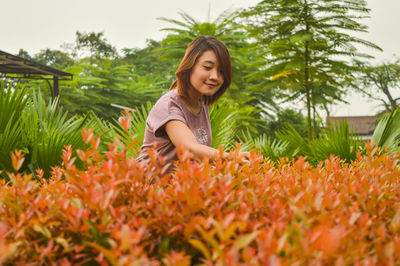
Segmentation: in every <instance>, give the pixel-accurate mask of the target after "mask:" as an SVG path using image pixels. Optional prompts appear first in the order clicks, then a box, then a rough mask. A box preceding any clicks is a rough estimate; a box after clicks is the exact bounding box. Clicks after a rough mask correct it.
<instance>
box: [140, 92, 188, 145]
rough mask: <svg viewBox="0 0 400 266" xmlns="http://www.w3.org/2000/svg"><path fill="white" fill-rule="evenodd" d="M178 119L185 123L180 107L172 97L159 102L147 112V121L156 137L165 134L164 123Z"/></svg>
mask: <svg viewBox="0 0 400 266" xmlns="http://www.w3.org/2000/svg"><path fill="white" fill-rule="evenodd" d="M171 120H178V121H182V122H183V123H185V124H186V120H185V116H184V113H183V110H182V107H181V106H179V104H178V103H176V102H175V101H174V100H173V99H171V98H169V100H166V101H162V102H159V103H158V104H156V105H155V106H154V107H153V109H152V111H151V112H150V114H149V117H148V119H147V123H148V125H149V126H150V128H151V129H152V131H153V134H154V135H155V136H156V137H162V136H166V132H165V129H164V125H165V124H166V123H167V122H169V121H171Z"/></svg>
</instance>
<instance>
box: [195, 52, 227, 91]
mask: <svg viewBox="0 0 400 266" xmlns="http://www.w3.org/2000/svg"><path fill="white" fill-rule="evenodd" d="M190 83H191V84H192V86H193V87H194V88H195V89H196V90H197V92H198V93H200V94H202V95H206V96H212V95H214V94H215V93H216V92H217V91H218V90H219V88H221V86H222V84H223V83H224V77H223V76H222V74H221V73H220V71H219V65H218V60H217V56H216V55H215V53H214V51H211V50H209V51H206V52H204V53H203V54H202V55H201V56H200V57H199V59H198V60H197V63H196V64H195V65H194V67H193V69H192V72H191V74H190Z"/></svg>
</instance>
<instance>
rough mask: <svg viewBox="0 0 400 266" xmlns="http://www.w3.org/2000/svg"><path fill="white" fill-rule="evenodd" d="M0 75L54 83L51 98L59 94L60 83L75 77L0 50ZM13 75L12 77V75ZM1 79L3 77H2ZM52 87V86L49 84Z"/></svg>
mask: <svg viewBox="0 0 400 266" xmlns="http://www.w3.org/2000/svg"><path fill="white" fill-rule="evenodd" d="M0 73H3V77H6V78H15V79H44V80H47V81H48V82H49V80H52V81H53V86H52V88H51V96H52V97H56V96H58V94H59V88H58V81H59V80H72V79H73V75H72V74H70V73H67V72H63V71H60V70H58V69H55V68H52V67H49V66H46V65H43V64H39V63H36V62H34V61H32V60H28V59H25V58H22V57H20V56H15V55H12V54H9V53H6V52H4V51H1V50H0ZM10 74H11V75H10ZM0 77H1V76H0ZM49 85H50V87H51V84H50V82H49Z"/></svg>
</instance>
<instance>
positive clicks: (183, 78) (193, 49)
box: [169, 36, 232, 105]
mask: <svg viewBox="0 0 400 266" xmlns="http://www.w3.org/2000/svg"><path fill="white" fill-rule="evenodd" d="M210 50H211V51H213V52H214V53H215V55H216V57H217V60H218V67H219V71H220V73H221V74H222V76H223V77H224V83H223V84H222V85H221V87H220V88H219V90H218V91H217V92H216V93H215V94H214V95H212V96H204V101H205V103H206V104H207V105H211V104H213V103H214V102H216V101H217V100H218V99H219V98H220V97H221V96H222V94H224V93H225V91H226V90H227V89H228V87H229V85H230V84H231V80H232V65H231V57H230V55H229V51H228V49H227V48H226V46H225V44H224V43H222V42H221V41H220V40H218V39H216V38H214V37H211V36H198V37H197V38H196V39H194V40H193V41H192V42H191V43H190V44H189V46H188V48H187V49H186V52H185V55H184V57H183V59H182V61H181V62H180V64H179V67H178V70H177V71H176V72H175V75H176V80H175V81H174V82H173V83H172V85H171V87H170V88H169V89H170V90H172V89H175V88H177V89H178V95H179V96H181V97H183V98H188V97H189V95H188V90H189V89H193V86H192V84H191V83H190V74H191V73H192V69H193V67H194V65H195V64H196V63H197V61H198V59H199V58H200V56H202V55H203V53H204V52H206V51H210Z"/></svg>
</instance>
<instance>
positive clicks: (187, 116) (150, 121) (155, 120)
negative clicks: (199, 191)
mask: <svg viewBox="0 0 400 266" xmlns="http://www.w3.org/2000/svg"><path fill="white" fill-rule="evenodd" d="M171 120H178V121H182V122H183V123H185V124H186V125H187V126H188V127H189V129H190V130H191V131H192V132H193V134H194V136H195V137H196V139H197V141H198V142H199V143H200V144H204V145H207V146H210V147H211V143H212V136H211V123H210V114H209V106H208V105H206V104H205V103H204V102H203V101H202V102H201V110H200V113H199V114H198V115H195V114H193V113H192V112H190V111H189V109H188V108H186V106H185V105H184V104H183V103H182V101H181V100H180V99H179V96H178V95H177V94H176V93H175V92H174V91H168V92H167V93H165V94H164V95H163V96H161V98H160V99H158V101H157V102H156V104H155V105H154V107H153V109H152V110H151V111H150V113H149V116H148V117H147V120H146V129H145V133H144V140H143V145H142V148H141V152H140V155H139V156H138V160H140V161H141V160H147V159H148V153H147V149H149V148H152V147H153V144H154V142H156V150H157V151H158V154H159V155H160V156H163V157H164V160H165V161H166V162H167V163H169V162H172V161H174V160H177V159H178V157H177V154H176V149H175V146H174V144H172V142H171V140H170V139H169V137H168V135H167V133H166V131H165V128H164V126H165V124H166V123H167V122H169V121H171Z"/></svg>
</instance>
